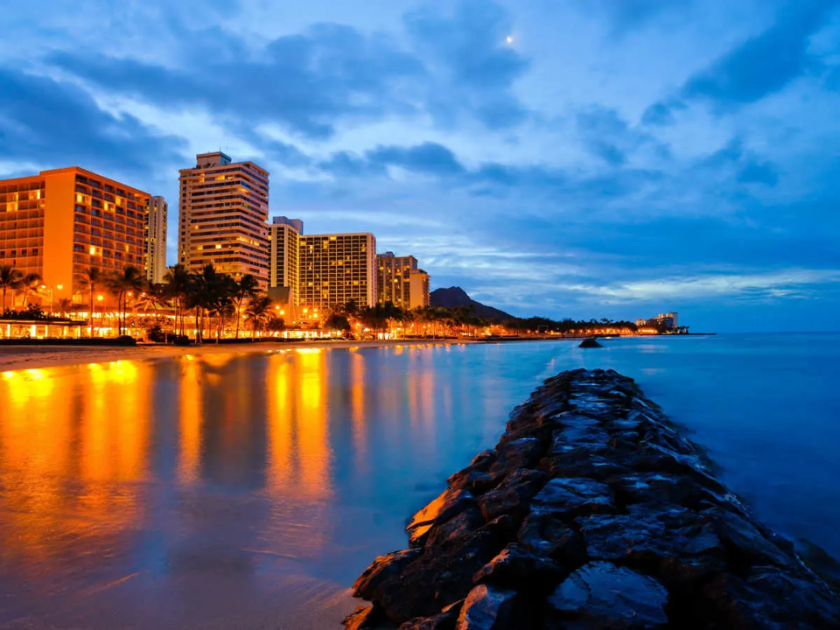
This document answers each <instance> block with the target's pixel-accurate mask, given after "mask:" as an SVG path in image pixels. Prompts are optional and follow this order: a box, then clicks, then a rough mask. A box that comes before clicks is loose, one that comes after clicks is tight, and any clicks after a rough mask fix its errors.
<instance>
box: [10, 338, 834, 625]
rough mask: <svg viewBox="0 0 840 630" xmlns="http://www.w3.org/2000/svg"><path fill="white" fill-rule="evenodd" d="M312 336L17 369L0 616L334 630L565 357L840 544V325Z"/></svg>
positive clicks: (786, 529)
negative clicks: (357, 586) (394, 339)
mask: <svg viewBox="0 0 840 630" xmlns="http://www.w3.org/2000/svg"><path fill="white" fill-rule="evenodd" d="M604 343H605V345H606V348H605V349H603V350H586V351H584V350H581V349H579V348H577V344H576V343H573V342H568V341H558V342H543V343H521V344H502V345H478V346H433V345H427V346H404V347H390V348H369V349H358V350H342V349H334V350H317V349H305V350H298V351H294V350H289V351H285V352H273V353H271V354H268V353H267V354H251V355H244V354H239V355H237V354H230V355H206V356H203V357H185V358H183V359H179V360H160V361H155V362H132V361H122V362H118V363H110V364H107V363H106V364H98V365H93V364H91V365H83V366H76V367H63V368H51V369H46V370H25V371H20V372H13V373H4V374H2V375H0V627H3V628H40V627H55V628H128V627H142V628H147V627H149V628H151V627H154V628H229V627H237V628H296V629H305V628H334V627H337V623H338V620H339V619H340V618H341V616H342V614H343V613H345V612H347V611H348V610H350V609H352V607H353V606H354V602H352V601H349V599H348V598H347V596H346V592H345V589H346V588H347V587H348V586H349V585H350V584H351V583H352V580H353V579H354V578H355V577H356V575H357V574H358V573H359V572H360V571H361V570H362V569H364V568H365V566H367V564H368V563H369V562H370V561H371V560H372V559H373V557H374V556H375V555H377V554H380V553H383V552H387V551H390V550H393V549H396V548H402V547H403V546H404V545H405V535H404V533H403V526H404V524H405V522H406V519H407V518H408V517H409V516H410V515H411V514H412V513H413V511H414V510H416V509H417V508H419V507H421V506H422V505H423V504H424V503H425V502H427V501H428V500H429V499H431V498H433V497H434V496H435V495H436V494H437V493H438V492H439V491H440V490H441V489H442V488H443V485H444V481H445V479H446V477H447V476H448V475H449V474H451V473H452V472H454V471H456V470H458V469H459V468H460V467H462V466H464V465H465V464H466V463H468V462H469V460H470V459H471V458H472V457H473V456H474V455H475V454H476V453H477V452H478V451H480V450H482V449H484V448H487V447H489V446H492V445H493V444H494V443H495V441H496V439H497V438H498V436H499V434H500V433H501V431H502V429H503V427H504V423H505V421H506V419H507V415H508V413H509V411H510V410H511V408H512V407H513V406H514V405H516V404H518V403H520V402H521V401H522V400H524V399H525V398H526V397H527V395H528V394H529V393H530V391H531V390H532V389H533V388H534V387H535V386H536V385H538V384H539V382H540V381H541V380H542V379H545V378H547V377H548V376H551V375H553V374H555V373H557V372H559V371H561V370H564V369H569V368H575V367H588V368H595V367H604V368H614V369H616V370H618V371H619V372H621V373H623V374H626V375H628V376H632V377H633V378H635V379H637V381H638V382H639V383H640V384H641V385H642V387H643V388H644V389H645V391H646V393H647V394H648V395H649V396H650V397H651V398H653V399H654V400H655V401H657V402H658V403H660V404H661V405H662V406H663V408H664V409H665V411H666V412H667V413H668V414H669V415H670V416H671V417H672V418H673V419H674V420H676V421H677V422H679V423H681V424H683V425H685V426H686V427H688V428H689V429H690V430H691V432H692V438H693V439H694V440H696V441H697V442H699V443H700V444H702V445H704V446H706V447H707V448H708V450H709V453H710V455H711V457H712V458H713V459H714V460H715V461H716V462H717V463H718V464H719V465H720V467H721V472H720V475H721V477H722V478H723V480H724V481H725V482H726V483H727V484H728V485H729V486H730V487H731V488H732V489H733V490H735V491H736V492H738V493H739V494H740V495H741V496H742V497H744V498H745V499H746V500H747V501H748V502H750V503H751V504H752V505H753V506H754V508H755V510H756V511H757V512H758V514H759V516H760V517H761V518H762V519H763V520H764V521H765V522H766V523H768V524H769V525H771V526H773V527H774V528H776V529H778V530H779V531H780V532H782V533H784V534H786V535H787V536H788V537H790V538H793V539H799V538H804V539H808V540H810V541H812V542H813V543H816V544H818V545H820V546H822V547H823V548H825V549H826V550H828V551H829V552H830V553H832V554H833V555H835V556H837V557H840V535H838V531H840V483H838V479H840V457H838V455H837V445H838V444H840V422H838V420H840V387H839V386H838V385H837V379H838V377H840V335H838V334H824V335H798V334H791V335H718V336H709V337H692V338H676V339H675V338H656V339H622V340H608V341H606V342H604Z"/></svg>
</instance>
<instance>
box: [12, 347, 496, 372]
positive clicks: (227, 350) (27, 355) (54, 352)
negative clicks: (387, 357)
mask: <svg viewBox="0 0 840 630" xmlns="http://www.w3.org/2000/svg"><path fill="white" fill-rule="evenodd" d="M478 343H484V342H482V341H473V340H463V339H410V340H393V341H392V340H382V341H344V340H341V341H289V342H276V343H273V342H266V341H260V342H257V343H253V344H252V343H247V342H243V343H238V344H221V345H216V344H214V343H206V344H203V345H198V346H196V345H192V346H172V345H166V346H164V345H151V344H149V345H138V346H71V347H61V346H26V345H20V346H13V345H9V346H0V372H13V371H16V370H40V369H45V368H52V367H68V366H73V365H80V364H87V363H106V362H110V361H149V360H157V359H171V358H178V357H183V356H186V355H190V356H204V355H213V354H254V353H264V354H265V353H273V352H278V351H282V350H298V349H306V348H308V349H314V348H319V349H332V348H341V349H347V348H380V347H391V346H426V345H473V344H478Z"/></svg>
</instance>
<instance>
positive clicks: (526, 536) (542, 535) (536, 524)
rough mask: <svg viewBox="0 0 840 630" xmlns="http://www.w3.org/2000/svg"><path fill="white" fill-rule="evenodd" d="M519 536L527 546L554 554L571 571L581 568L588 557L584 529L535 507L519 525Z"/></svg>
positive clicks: (532, 550) (547, 555)
mask: <svg viewBox="0 0 840 630" xmlns="http://www.w3.org/2000/svg"><path fill="white" fill-rule="evenodd" d="M517 540H518V541H519V544H520V545H522V548H523V549H525V550H527V551H530V552H531V553H533V554H535V555H538V556H544V557H547V558H552V559H553V560H555V561H556V562H558V563H559V564H560V566H562V567H563V568H564V569H566V570H568V571H571V570H574V569H577V568H578V567H580V566H581V565H582V564H584V563H585V562H586V560H587V559H588V556H587V555H586V543H585V542H584V540H583V537H582V536H581V535H580V533H578V532H576V531H575V530H573V529H572V528H571V527H569V526H568V525H566V524H565V523H563V522H561V521H559V520H557V519H555V518H554V517H553V516H552V515H551V514H550V513H543V512H540V511H538V510H532V511H531V514H530V515H528V518H526V519H525V522H524V523H522V527H520V528H519V533H518V535H517Z"/></svg>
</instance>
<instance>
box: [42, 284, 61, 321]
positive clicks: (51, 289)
mask: <svg viewBox="0 0 840 630" xmlns="http://www.w3.org/2000/svg"><path fill="white" fill-rule="evenodd" d="M55 288H56V289H58V290H59V291H61V290H62V289H63V288H64V287H63V286H62V285H60V284H59V285H58V286H56V287H55ZM45 289H49V290H50V315H52V313H53V286H52V285H50V286H47V285H46V284H42V285H41V290H42V291H43V290H45Z"/></svg>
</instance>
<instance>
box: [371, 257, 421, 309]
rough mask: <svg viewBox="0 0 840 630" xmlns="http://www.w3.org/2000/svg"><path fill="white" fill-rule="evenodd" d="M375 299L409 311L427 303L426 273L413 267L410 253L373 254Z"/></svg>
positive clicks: (413, 261)
mask: <svg viewBox="0 0 840 630" xmlns="http://www.w3.org/2000/svg"><path fill="white" fill-rule="evenodd" d="M376 301H377V302H379V303H380V304H384V303H385V302H391V303H392V304H393V305H394V306H399V307H400V308H404V309H408V310H413V309H415V308H418V307H422V306H428V305H429V275H428V274H427V273H426V272H425V271H423V270H422V269H418V268H417V259H416V258H415V257H414V256H394V252H385V253H384V254H378V255H377V256H376Z"/></svg>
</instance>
